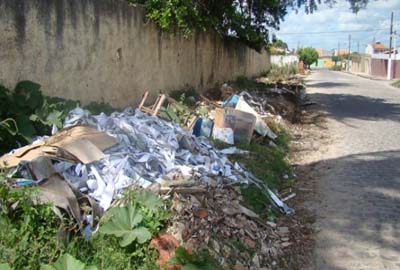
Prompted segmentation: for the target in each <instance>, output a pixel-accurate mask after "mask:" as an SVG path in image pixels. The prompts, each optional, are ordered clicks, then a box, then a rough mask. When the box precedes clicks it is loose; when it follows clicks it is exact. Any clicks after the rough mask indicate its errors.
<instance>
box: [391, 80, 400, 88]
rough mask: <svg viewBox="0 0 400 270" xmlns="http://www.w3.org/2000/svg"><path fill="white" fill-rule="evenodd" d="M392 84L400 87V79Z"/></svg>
mask: <svg viewBox="0 0 400 270" xmlns="http://www.w3.org/2000/svg"><path fill="white" fill-rule="evenodd" d="M392 86H394V87H397V88H400V80H399V81H395V82H393V83H392Z"/></svg>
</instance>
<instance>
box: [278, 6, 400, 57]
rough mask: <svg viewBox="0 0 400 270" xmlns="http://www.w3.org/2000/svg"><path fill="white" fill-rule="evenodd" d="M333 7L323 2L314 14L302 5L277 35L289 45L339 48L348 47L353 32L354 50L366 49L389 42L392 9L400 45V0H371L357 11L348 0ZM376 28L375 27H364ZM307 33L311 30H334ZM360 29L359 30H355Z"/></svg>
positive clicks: (286, 18)
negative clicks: (376, 42) (305, 10)
mask: <svg viewBox="0 0 400 270" xmlns="http://www.w3.org/2000/svg"><path fill="white" fill-rule="evenodd" d="M337 2H338V3H337V4H336V5H334V6H333V7H332V8H330V7H328V6H327V5H324V4H321V5H320V6H319V7H318V10H317V11H315V12H314V13H313V14H309V15H307V14H306V13H305V12H304V10H303V9H300V10H299V11H298V12H297V13H296V12H295V11H291V12H290V13H289V14H288V15H286V17H285V20H284V21H283V22H282V23H281V27H280V30H279V31H274V32H275V33H276V35H277V36H278V37H279V38H280V39H282V40H284V41H285V42H286V43H287V44H288V46H289V48H290V49H292V48H297V46H298V44H300V47H308V46H310V47H314V48H323V49H326V50H331V49H336V48H337V47H338V41H340V47H341V48H348V46H349V43H348V36H349V34H351V50H352V51H357V50H358V43H359V48H360V52H364V50H365V47H366V45H367V44H368V43H371V42H372V41H373V39H374V37H375V40H376V41H380V42H382V43H384V44H385V45H386V46H388V45H389V27H390V13H391V11H393V12H394V26H395V29H394V30H396V29H397V30H398V35H397V41H396V42H397V45H399V46H400V0H378V1H373V0H370V1H369V3H368V6H367V8H366V9H363V10H361V11H359V12H358V13H357V14H354V13H352V12H351V11H350V9H349V7H350V5H349V4H348V3H347V1H344V0H338V1H337ZM363 30H373V31H363ZM333 31H340V33H325V34H307V33H309V32H333ZM354 31H359V32H354Z"/></svg>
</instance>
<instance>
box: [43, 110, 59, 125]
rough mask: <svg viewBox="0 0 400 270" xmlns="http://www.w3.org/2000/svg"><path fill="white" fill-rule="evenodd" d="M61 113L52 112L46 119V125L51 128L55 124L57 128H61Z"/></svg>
mask: <svg viewBox="0 0 400 270" xmlns="http://www.w3.org/2000/svg"><path fill="white" fill-rule="evenodd" d="M62 114H63V113H62V112H60V111H52V112H51V113H50V114H49V115H48V116H47V118H46V124H47V125H49V126H51V125H53V124H55V125H56V126H57V127H58V128H62V126H63V123H62V121H61V117H62Z"/></svg>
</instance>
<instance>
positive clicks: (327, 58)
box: [311, 48, 334, 68]
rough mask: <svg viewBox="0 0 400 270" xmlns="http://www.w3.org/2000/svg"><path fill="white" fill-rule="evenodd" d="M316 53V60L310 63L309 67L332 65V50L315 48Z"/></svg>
mask: <svg viewBox="0 0 400 270" xmlns="http://www.w3.org/2000/svg"><path fill="white" fill-rule="evenodd" d="M315 50H316V51H317V53H318V61H317V62H315V63H314V64H312V65H311V68H331V67H332V66H334V63H333V61H332V52H331V51H328V50H324V49H321V48H315Z"/></svg>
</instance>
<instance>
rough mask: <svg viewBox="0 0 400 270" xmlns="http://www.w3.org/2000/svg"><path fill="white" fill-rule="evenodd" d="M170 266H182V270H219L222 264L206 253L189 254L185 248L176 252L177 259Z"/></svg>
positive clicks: (180, 248) (173, 259) (172, 260)
mask: <svg viewBox="0 0 400 270" xmlns="http://www.w3.org/2000/svg"><path fill="white" fill-rule="evenodd" d="M169 263H170V264H179V265H182V267H181V268H180V269H181V270H218V269H221V266H220V264H219V263H218V262H217V261H216V260H215V259H214V258H213V257H212V256H211V255H210V254H209V253H208V252H207V251H206V250H204V251H199V252H197V253H189V252H188V251H187V250H186V249H185V248H184V247H178V248H177V249H176V250H175V257H174V258H172V259H171V260H170V261H169Z"/></svg>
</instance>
